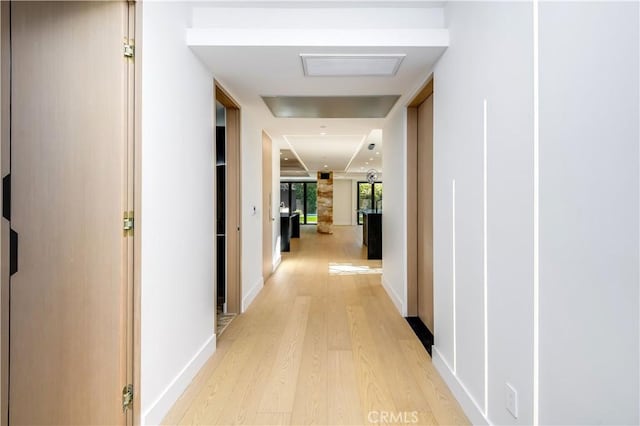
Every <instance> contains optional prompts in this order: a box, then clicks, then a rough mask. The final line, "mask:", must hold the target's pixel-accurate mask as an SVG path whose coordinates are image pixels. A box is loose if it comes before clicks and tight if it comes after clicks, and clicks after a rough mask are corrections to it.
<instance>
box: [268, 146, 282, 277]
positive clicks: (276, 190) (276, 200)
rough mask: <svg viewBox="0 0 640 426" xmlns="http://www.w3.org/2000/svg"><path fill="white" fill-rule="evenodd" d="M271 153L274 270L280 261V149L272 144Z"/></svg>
mask: <svg viewBox="0 0 640 426" xmlns="http://www.w3.org/2000/svg"><path fill="white" fill-rule="evenodd" d="M272 149H273V151H272V153H271V160H272V164H271V182H272V190H271V193H272V194H273V195H272V200H273V202H272V212H271V217H274V218H275V219H276V220H274V221H273V222H272V223H273V229H272V234H271V242H272V245H273V269H274V270H275V269H276V268H277V267H278V265H280V261H281V260H282V258H281V254H280V148H278V146H277V144H276V143H275V142H273V144H272Z"/></svg>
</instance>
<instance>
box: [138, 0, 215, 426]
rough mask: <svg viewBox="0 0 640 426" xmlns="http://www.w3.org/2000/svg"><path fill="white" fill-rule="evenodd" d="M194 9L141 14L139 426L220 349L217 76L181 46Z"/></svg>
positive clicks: (151, 8)
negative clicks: (216, 252)
mask: <svg viewBox="0 0 640 426" xmlns="http://www.w3.org/2000/svg"><path fill="white" fill-rule="evenodd" d="M189 11H190V7H189V6H188V5H186V4H182V3H154V2H151V3H145V4H144V6H143V7H142V26H143V28H142V31H143V33H142V44H143V49H142V50H140V51H139V53H141V55H138V58H137V60H138V61H140V59H141V65H142V195H141V196H142V212H141V220H140V223H141V225H142V227H141V234H140V237H141V238H142V257H141V274H142V284H141V285H142V289H141V299H142V302H141V303H142V306H141V310H142V318H141V328H142V330H141V334H142V335H141V345H142V347H141V370H142V371H141V379H142V384H141V386H142V389H141V398H142V407H141V409H142V416H143V418H142V424H158V423H159V422H160V421H161V420H162V418H163V417H164V415H165V414H166V412H167V410H168V409H169V408H170V407H171V406H172V404H173V403H174V402H175V400H176V399H177V398H178V397H179V396H180V394H181V393H182V391H183V390H184V388H185V387H186V386H187V385H188V384H189V382H190V381H191V379H192V377H193V376H194V375H195V373H196V372H197V371H198V369H199V368H200V366H201V365H202V364H203V363H204V362H205V361H206V359H207V358H208V357H209V355H210V354H211V353H212V352H213V351H214V350H215V336H214V330H213V316H214V309H215V307H214V300H213V287H214V277H213V266H212V261H213V259H214V248H213V238H212V235H213V178H214V173H213V167H214V166H213V164H214V162H213V131H212V117H213V96H212V94H213V76H212V75H211V74H210V73H209V72H208V71H207V70H206V69H205V68H204V67H203V66H202V65H201V63H200V62H199V61H198V59H196V57H195V56H194V55H193V54H192V53H191V51H190V50H189V49H188V48H187V46H186V45H185V41H184V37H185V28H186V27H187V26H188V24H189V22H188V21H189V17H190V13H189ZM138 63H139V64H140V62H138Z"/></svg>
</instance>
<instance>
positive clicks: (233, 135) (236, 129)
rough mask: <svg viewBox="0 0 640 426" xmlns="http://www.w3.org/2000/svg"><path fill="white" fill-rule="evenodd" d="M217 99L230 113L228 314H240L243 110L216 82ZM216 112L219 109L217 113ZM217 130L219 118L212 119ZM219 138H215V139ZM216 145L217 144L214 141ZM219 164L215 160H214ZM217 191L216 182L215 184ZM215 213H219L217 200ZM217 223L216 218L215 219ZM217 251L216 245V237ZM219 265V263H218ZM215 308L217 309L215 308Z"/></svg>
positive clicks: (227, 215)
mask: <svg viewBox="0 0 640 426" xmlns="http://www.w3.org/2000/svg"><path fill="white" fill-rule="evenodd" d="M213 83H214V99H213V104H214V105H215V102H216V101H218V102H220V103H221V104H222V105H223V106H224V107H225V110H226V117H227V123H226V139H227V141H226V148H225V161H226V163H227V167H226V172H227V179H226V198H227V202H226V213H225V222H226V224H225V227H226V235H227V237H226V247H227V253H226V264H227V273H226V274H225V277H226V280H227V295H226V296H227V300H226V303H227V312H231V313H235V314H239V313H241V311H242V261H241V259H242V229H241V224H242V170H241V164H242V150H241V135H240V130H241V121H240V120H241V110H240V104H239V103H238V102H236V101H235V99H233V97H232V96H231V95H230V94H229V92H227V91H226V90H225V88H224V87H223V86H222V85H221V84H220V82H219V81H218V80H214V81H213ZM214 111H215V109H214ZM212 119H213V120H214V121H213V125H214V126H215V114H214V117H213V118H212ZM214 137H215V135H214ZM214 145H215V140H214ZM212 161H215V158H212ZM214 187H215V182H214ZM213 203H214V206H213V211H214V212H215V211H216V206H215V197H214V200H213ZM212 220H214V221H215V218H212ZM213 238H214V247H215V244H216V240H215V238H216V237H215V234H214V235H213ZM214 264H215V262H214ZM213 289H214V292H213V293H214V294H213V300H214V302H215V303H217V297H218V295H217V285H216V283H214V288H213ZM214 306H215V305H214ZM213 324H214V330H216V318H215V312H214V318H213Z"/></svg>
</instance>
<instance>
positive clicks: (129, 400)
mask: <svg viewBox="0 0 640 426" xmlns="http://www.w3.org/2000/svg"><path fill="white" fill-rule="evenodd" d="M132 405H133V385H132V384H131V383H129V384H128V385H125V387H123V388H122V412H123V413H124V412H126V411H127V410H128V409H130V408H131V406H132Z"/></svg>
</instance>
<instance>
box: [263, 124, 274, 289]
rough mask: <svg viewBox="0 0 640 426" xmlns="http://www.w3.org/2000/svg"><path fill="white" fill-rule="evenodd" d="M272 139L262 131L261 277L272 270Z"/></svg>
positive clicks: (266, 276) (265, 276) (266, 275)
mask: <svg viewBox="0 0 640 426" xmlns="http://www.w3.org/2000/svg"><path fill="white" fill-rule="evenodd" d="M272 145H273V144H272V141H271V138H270V137H269V135H267V134H266V133H265V132H262V278H264V280H265V281H266V280H267V278H269V276H270V275H271V272H273V241H272V240H273V222H274V220H273V177H272V171H273V164H272V151H271V147H272Z"/></svg>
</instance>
